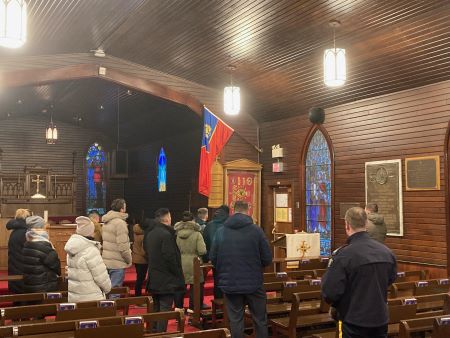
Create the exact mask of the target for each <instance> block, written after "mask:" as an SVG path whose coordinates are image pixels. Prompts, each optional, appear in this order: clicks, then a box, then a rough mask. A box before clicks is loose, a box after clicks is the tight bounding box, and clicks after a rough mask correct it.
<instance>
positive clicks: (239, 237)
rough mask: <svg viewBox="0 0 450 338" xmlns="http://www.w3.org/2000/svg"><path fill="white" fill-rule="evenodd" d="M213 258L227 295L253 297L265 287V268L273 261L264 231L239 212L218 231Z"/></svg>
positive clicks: (213, 246)
mask: <svg viewBox="0 0 450 338" xmlns="http://www.w3.org/2000/svg"><path fill="white" fill-rule="evenodd" d="M210 258H211V261H212V263H213V265H214V266H215V268H216V272H217V273H218V286H219V288H220V289H222V291H223V292H224V293H230V294H233V293H238V294H251V293H253V292H255V291H256V290H258V289H260V288H262V287H263V268H264V267H265V266H268V265H269V264H270V263H271V262H272V252H271V251H270V246H269V242H268V241H267V238H266V236H265V235H264V232H263V231H262V229H261V228H260V227H259V226H257V225H256V224H253V219H252V218H251V217H250V216H247V215H244V214H241V213H237V214H234V215H233V216H231V217H230V218H228V220H227V221H226V222H225V224H224V226H223V227H222V228H221V229H219V230H217V233H216V236H215V239H214V242H213V245H212V248H211V253H210Z"/></svg>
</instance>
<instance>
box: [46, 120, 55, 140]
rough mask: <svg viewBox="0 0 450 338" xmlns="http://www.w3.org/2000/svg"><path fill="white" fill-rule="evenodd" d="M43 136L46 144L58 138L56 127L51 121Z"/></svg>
mask: <svg viewBox="0 0 450 338" xmlns="http://www.w3.org/2000/svg"><path fill="white" fill-rule="evenodd" d="M45 138H46V140H47V144H55V143H56V140H57V139H58V129H56V126H55V125H54V124H53V123H50V124H49V126H48V127H47V129H46V131H45Z"/></svg>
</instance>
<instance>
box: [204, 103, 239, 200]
mask: <svg viewBox="0 0 450 338" xmlns="http://www.w3.org/2000/svg"><path fill="white" fill-rule="evenodd" d="M233 132H234V130H233V129H232V128H231V127H229V126H228V125H227V124H225V122H223V121H222V120H221V119H219V118H218V117H217V116H216V115H214V114H213V113H211V112H210V111H209V110H208V109H207V108H206V107H203V137H202V148H201V151H200V170H199V173H198V192H199V193H200V194H202V195H205V196H209V191H210V189H211V167H212V165H213V162H214V160H215V159H216V157H217V155H219V154H220V152H221V151H222V148H223V147H224V146H225V144H226V143H227V142H228V140H229V139H230V137H231V135H232V134H233Z"/></svg>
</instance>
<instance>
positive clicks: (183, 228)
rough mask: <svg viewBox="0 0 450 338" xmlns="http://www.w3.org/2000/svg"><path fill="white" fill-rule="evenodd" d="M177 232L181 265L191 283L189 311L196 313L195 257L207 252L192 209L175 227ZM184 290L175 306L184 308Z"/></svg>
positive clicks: (201, 279)
mask: <svg viewBox="0 0 450 338" xmlns="http://www.w3.org/2000/svg"><path fill="white" fill-rule="evenodd" d="M174 229H175V231H176V234H177V245H178V248H179V249H180V253H181V265H182V267H183V274H184V282H185V283H186V284H189V308H188V313H194V258H195V257H198V258H200V257H201V256H203V255H204V254H206V245H205V241H204V240H203V236H202V234H201V233H200V226H199V225H198V223H196V222H195V221H194V215H192V213H191V212H190V211H185V212H183V219H182V221H181V222H178V223H177V224H175V227H174ZM203 284H204V279H203V273H202V272H200V304H201V305H203V287H202V286H203ZM183 300H184V292H183V293H181V292H180V293H178V294H177V295H176V299H175V306H176V307H177V308H183Z"/></svg>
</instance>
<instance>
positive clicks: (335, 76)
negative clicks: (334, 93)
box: [323, 20, 347, 87]
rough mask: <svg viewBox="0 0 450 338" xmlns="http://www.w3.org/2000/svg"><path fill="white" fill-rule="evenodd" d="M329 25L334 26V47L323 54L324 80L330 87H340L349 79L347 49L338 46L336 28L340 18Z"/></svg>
mask: <svg viewBox="0 0 450 338" xmlns="http://www.w3.org/2000/svg"><path fill="white" fill-rule="evenodd" d="M329 25H330V27H331V28H333V48H330V49H326V50H325V53H324V56H323V75H324V78H323V80H324V82H325V84H326V85H327V86H329V87H339V86H342V85H343V84H344V83H345V81H346V79H347V67H346V61H345V49H343V48H336V28H337V27H339V26H340V25H341V23H340V21H338V20H331V21H330V23H329Z"/></svg>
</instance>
